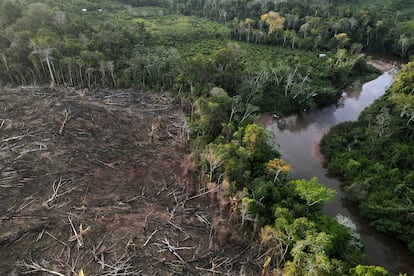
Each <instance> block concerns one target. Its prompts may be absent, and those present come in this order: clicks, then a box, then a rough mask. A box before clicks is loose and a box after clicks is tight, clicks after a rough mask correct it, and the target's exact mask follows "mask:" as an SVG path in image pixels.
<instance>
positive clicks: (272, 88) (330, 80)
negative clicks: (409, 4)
mask: <svg viewBox="0 0 414 276" xmlns="http://www.w3.org/2000/svg"><path fill="white" fill-rule="evenodd" d="M174 3H175V2H174ZM142 4H145V3H142ZM155 4H156V3H152V5H155ZM177 22H178V23H177ZM0 26H1V29H0V38H1V39H0V84H2V85H7V84H10V85H14V86H17V85H26V84H37V83H50V85H51V86H52V87H53V86H66V87H78V88H89V89H92V88H95V87H112V88H118V87H131V86H133V87H137V88H139V89H143V90H150V89H156V90H168V91H172V92H174V93H176V94H177V95H179V96H182V95H183V93H184V94H191V95H202V94H203V93H207V92H208V91H209V90H210V89H211V88H212V87H216V86H217V87H222V88H224V89H225V90H226V91H228V93H229V94H230V95H231V96H235V95H239V96H240V97H241V98H242V99H243V101H245V102H249V104H251V105H254V106H257V107H260V109H261V110H262V111H269V112H273V113H277V114H281V113H288V112H294V111H300V110H304V109H310V108H314V107H316V106H321V105H324V104H326V103H330V102H333V101H335V99H336V98H337V97H338V96H339V93H340V92H339V89H340V88H342V87H343V86H344V85H346V84H347V83H348V82H349V81H350V80H352V79H354V78H356V77H359V76H361V75H366V74H367V73H373V72H374V71H372V68H370V67H369V66H367V64H366V63H365V60H364V57H363V56H362V55H355V54H354V55H351V54H349V53H347V51H346V50H345V49H342V48H339V49H338V50H336V51H335V52H333V53H330V54H329V55H327V57H326V58H318V56H317V54H316V53H313V52H306V51H300V50H296V51H290V50H289V51H284V50H282V49H280V48H275V47H270V46H269V47H267V46H266V47H265V46H263V45H261V46H260V47H257V45H253V44H250V43H242V42H239V44H237V43H232V42H231V41H230V38H229V37H228V34H229V32H227V31H223V30H228V29H227V28H226V27H224V26H222V25H220V24H218V23H213V22H211V21H208V20H204V19H200V18H195V17H185V16H177V15H171V14H169V10H168V9H163V8H159V7H152V8H151V7H145V8H142V7H139V8H127V7H125V6H122V5H120V4H117V3H116V2H111V1H102V2H100V3H95V2H89V1H76V2H71V3H70V4H67V5H66V4H63V2H60V1H46V0H44V1H31V2H30V3H26V4H24V3H23V2H20V1H11V0H6V1H4V2H2V4H1V5H0ZM183 26H185V27H183ZM163 29H165V31H163ZM219 39H220V40H219ZM217 41H219V42H217ZM226 41H228V42H229V43H226ZM197 43H198V44H197ZM211 43H215V45H214V47H209V45H210V44H211Z"/></svg>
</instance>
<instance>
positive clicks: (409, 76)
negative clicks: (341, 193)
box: [321, 62, 414, 252]
mask: <svg viewBox="0 0 414 276" xmlns="http://www.w3.org/2000/svg"><path fill="white" fill-rule="evenodd" d="M413 91H414V63H413V62H410V63H408V64H407V65H406V66H405V67H404V68H403V70H402V71H401V72H400V73H399V75H398V77H397V79H396V81H395V83H394V84H393V86H392V87H391V89H390V90H389V91H388V93H387V94H386V95H385V96H384V97H382V98H381V99H380V100H378V101H376V102H375V103H374V104H373V105H372V106H370V107H369V108H367V109H366V110H365V111H364V112H363V113H362V114H361V116H360V118H359V120H358V122H353V123H343V124H340V125H338V126H336V127H334V128H333V129H332V130H331V131H330V133H329V134H328V135H327V136H325V137H324V139H323V140H322V143H321V146H322V152H323V153H324V155H325V156H326V157H327V158H328V160H329V163H328V169H329V170H330V171H331V172H333V173H337V174H340V175H341V176H343V177H344V178H345V180H346V182H347V186H346V190H347V192H348V194H349V197H350V198H351V199H353V200H354V201H356V202H357V203H358V204H359V207H360V209H361V211H362V213H363V214H364V215H366V216H367V217H368V218H369V219H370V220H371V223H372V225H373V226H375V227H376V228H377V229H379V230H380V231H382V232H386V233H389V234H391V235H393V236H395V237H398V238H400V239H401V240H403V241H405V242H406V243H407V244H408V247H409V248H410V250H411V251H412V252H414V243H413V241H414V223H413V222H414V220H413V211H414V205H413V199H414V187H413V183H414V178H413V176H414V167H413V164H414V139H413V137H414V95H413Z"/></svg>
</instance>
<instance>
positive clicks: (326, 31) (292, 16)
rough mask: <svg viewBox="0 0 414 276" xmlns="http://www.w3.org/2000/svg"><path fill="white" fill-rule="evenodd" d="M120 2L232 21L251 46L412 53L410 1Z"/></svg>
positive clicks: (235, 34) (235, 32) (238, 35)
mask: <svg viewBox="0 0 414 276" xmlns="http://www.w3.org/2000/svg"><path fill="white" fill-rule="evenodd" d="M119 1H121V2H123V3H128V4H130V5H134V6H145V5H157V6H160V7H164V8H167V9H168V10H169V11H170V12H173V13H179V14H185V15H197V16H203V17H207V18H210V19H212V20H215V21H217V22H220V23H230V24H231V26H232V33H231V35H232V38H233V39H237V40H245V41H248V42H252V43H259V44H271V45H280V46H283V47H289V48H301V49H310V50H319V51H328V50H332V49H336V48H337V47H338V46H341V47H345V48H346V49H348V50H350V51H351V52H360V51H361V50H365V51H367V50H369V51H380V52H390V53H394V54H397V55H400V56H402V57H406V56H409V55H411V54H413V53H414V38H413V32H412V27H411V28H410V27H407V23H408V24H411V23H410V22H411V21H410V20H412V18H411V15H409V14H407V13H406V12H405V11H407V10H413V8H414V7H413V4H412V3H408V1H405V2H404V1H385V2H380V3H377V2H376V3H375V5H371V6H364V5H363V4H361V3H359V2H360V1H356V2H355V3H353V2H351V3H349V2H348V1H346V2H345V1H339V0H337V1H328V0H311V1H298V0H295V1H271V0H256V1H251V0H231V1H224V0H222V1H219V0H207V1H198V0H181V1H171V0H158V1H153V2H152V1H146V0H119ZM149 2H152V3H149ZM357 2H358V3H357ZM403 2H404V3H403ZM355 7H357V8H355ZM269 11H270V12H269ZM409 26H410V25H409Z"/></svg>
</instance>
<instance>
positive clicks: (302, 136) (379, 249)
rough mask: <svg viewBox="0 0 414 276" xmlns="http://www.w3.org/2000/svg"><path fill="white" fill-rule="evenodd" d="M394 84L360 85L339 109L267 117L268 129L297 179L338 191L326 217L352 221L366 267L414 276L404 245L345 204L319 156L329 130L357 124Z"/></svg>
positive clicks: (385, 80) (388, 80)
mask: <svg viewBox="0 0 414 276" xmlns="http://www.w3.org/2000/svg"><path fill="white" fill-rule="evenodd" d="M392 82H393V78H392V74H391V73H389V72H385V73H383V74H382V75H381V76H379V77H378V78H376V79H374V80H372V81H370V82H367V83H365V84H364V85H363V86H362V88H361V86H359V87H358V85H357V87H353V88H350V89H348V91H345V92H344V93H343V96H342V98H341V99H340V101H339V102H338V104H337V105H331V106H328V107H325V108H323V109H319V110H313V111H309V112H305V113H303V114H300V115H292V116H289V117H286V118H280V119H277V120H269V118H271V117H267V123H268V124H267V126H268V129H269V130H270V131H272V132H273V133H274V134H275V137H276V141H277V143H278V144H279V145H280V148H279V151H280V152H281V154H282V158H283V159H284V160H285V161H286V162H288V163H290V164H291V165H292V176H293V177H294V178H304V179H310V178H312V177H313V176H317V177H318V178H319V180H320V181H321V183H323V184H324V185H325V186H327V187H329V188H331V189H335V190H336V191H337V195H336V198H335V200H334V201H333V202H331V203H329V204H325V205H324V208H323V213H324V214H326V215H329V216H332V217H335V216H336V215H337V214H342V215H345V216H348V217H350V218H351V219H352V220H353V222H354V223H355V224H356V226H357V229H358V232H359V233H360V236H361V239H362V240H363V242H364V244H365V254H366V255H367V259H366V260H365V264H368V265H380V266H383V267H385V268H386V269H387V270H389V271H390V272H391V273H392V274H398V272H404V273H408V274H409V275H414V256H413V255H412V254H411V253H410V252H409V251H408V249H407V247H406V246H405V245H404V244H403V243H402V242H400V241H398V240H396V239H394V238H392V237H389V236H386V235H384V234H381V233H379V232H377V231H375V230H374V229H373V228H371V227H369V226H368V225H369V222H368V221H367V220H365V219H364V218H362V217H361V216H360V215H359V214H358V210H357V209H356V207H355V206H354V205H353V204H352V203H350V202H349V201H348V200H346V198H345V193H344V192H343V191H342V190H341V188H340V186H341V182H340V181H339V180H337V179H335V178H331V177H329V176H327V170H326V169H325V168H324V167H323V166H322V159H323V157H322V155H321V154H320V152H319V142H320V140H321V138H322V136H323V134H325V133H326V132H327V131H328V130H329V128H330V127H332V126H333V125H336V124H338V123H341V122H344V121H355V120H357V118H358V116H359V114H360V113H361V111H362V110H364V109H365V108H366V107H367V106H369V105H370V104H372V103H373V102H374V101H375V100H376V99H378V98H379V97H381V96H382V95H383V94H384V93H385V91H386V90H387V88H388V87H389V86H390V85H391V84H392Z"/></svg>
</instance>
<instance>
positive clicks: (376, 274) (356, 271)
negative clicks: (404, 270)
mask: <svg viewBox="0 0 414 276" xmlns="http://www.w3.org/2000/svg"><path fill="white" fill-rule="evenodd" d="M349 272H350V275H351V276H389V275H390V273H389V272H388V271H386V270H385V269H384V268H382V267H380V266H368V265H357V266H356V267H354V268H352V269H351V270H350V271H349Z"/></svg>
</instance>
